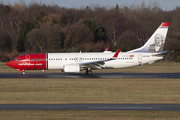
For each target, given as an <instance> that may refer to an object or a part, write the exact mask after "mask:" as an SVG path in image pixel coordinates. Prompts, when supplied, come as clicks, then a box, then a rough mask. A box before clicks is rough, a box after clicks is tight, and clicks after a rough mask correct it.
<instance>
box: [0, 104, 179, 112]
mask: <svg viewBox="0 0 180 120" xmlns="http://www.w3.org/2000/svg"><path fill="white" fill-rule="evenodd" d="M0 110H146V111H147V110H149V111H180V104H0Z"/></svg>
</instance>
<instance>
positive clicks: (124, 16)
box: [0, 0, 180, 62]
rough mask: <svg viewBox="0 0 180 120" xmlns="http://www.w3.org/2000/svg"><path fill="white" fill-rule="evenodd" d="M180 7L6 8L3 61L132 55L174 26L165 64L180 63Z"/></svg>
mask: <svg viewBox="0 0 180 120" xmlns="http://www.w3.org/2000/svg"><path fill="white" fill-rule="evenodd" d="M179 21H180V7H178V6H177V7H176V8H174V9H173V10H169V11H165V10H162V9H161V8H160V7H159V5H158V4H157V3H155V2H153V3H149V4H148V5H146V4H145V3H144V2H142V3H141V4H140V5H131V6H129V7H127V6H123V7H119V5H118V4H116V5H115V6H114V7H111V8H107V7H103V6H99V5H90V6H86V7H81V8H64V7H60V6H58V5H46V4H42V3H37V2H35V1H32V2H31V3H30V4H29V5H26V4H25V3H24V1H22V0H20V1H19V3H15V4H14V5H10V4H8V5H5V4H4V3H3V2H1V3H0V61H8V60H11V59H13V58H14V57H15V56H17V55H20V54H24V53H39V52H40V53H42V52H78V51H83V52H97V51H99V52H100V51H103V50H105V48H106V47H109V48H110V50H112V51H116V50H117V48H121V51H128V50H132V49H135V48H138V47H141V46H142V45H144V43H145V42H146V41H147V40H148V39H149V37H150V36H151V35H152V34H153V32H154V31H155V30H156V29H157V27H158V26H159V25H160V24H161V23H162V22H170V27H169V31H168V35H167V38H166V43H165V48H164V50H166V51H174V52H173V53H171V54H169V55H167V56H166V58H165V60H168V61H177V62H179V61H180V40H179V39H180V22H179Z"/></svg>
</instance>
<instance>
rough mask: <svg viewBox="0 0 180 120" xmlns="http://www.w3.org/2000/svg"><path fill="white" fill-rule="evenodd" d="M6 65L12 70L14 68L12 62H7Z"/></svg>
mask: <svg viewBox="0 0 180 120" xmlns="http://www.w3.org/2000/svg"><path fill="white" fill-rule="evenodd" d="M6 65H7V66H9V67H12V68H14V67H15V64H14V61H13V60H11V61H9V62H7V63H6Z"/></svg>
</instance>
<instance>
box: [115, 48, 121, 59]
mask: <svg viewBox="0 0 180 120" xmlns="http://www.w3.org/2000/svg"><path fill="white" fill-rule="evenodd" d="M120 51H121V49H120V48H119V49H118V50H117V51H116V53H115V54H114V56H113V58H117V57H118V55H119V52H120Z"/></svg>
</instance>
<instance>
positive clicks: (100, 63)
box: [79, 49, 120, 70]
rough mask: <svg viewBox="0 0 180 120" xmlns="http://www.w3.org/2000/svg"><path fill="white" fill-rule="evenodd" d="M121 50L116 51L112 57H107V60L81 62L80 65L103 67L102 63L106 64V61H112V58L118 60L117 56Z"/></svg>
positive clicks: (92, 67) (84, 66)
mask: <svg viewBox="0 0 180 120" xmlns="http://www.w3.org/2000/svg"><path fill="white" fill-rule="evenodd" d="M119 52H120V49H118V50H117V51H116V53H115V54H114V56H113V57H112V58H110V59H107V60H99V61H92V62H86V63H80V64H79V65H80V67H81V68H91V69H93V70H96V69H102V65H104V64H105V62H108V61H111V60H116V58H117V57H118V55H119Z"/></svg>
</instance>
